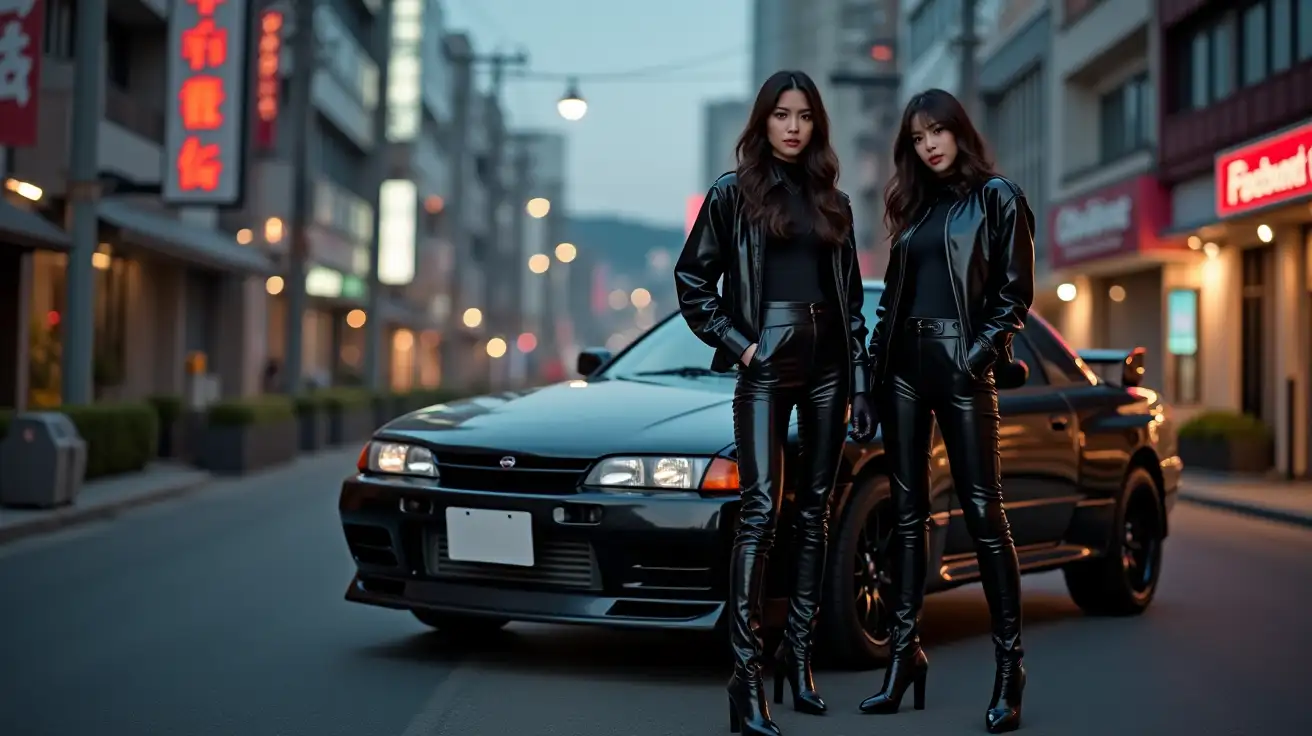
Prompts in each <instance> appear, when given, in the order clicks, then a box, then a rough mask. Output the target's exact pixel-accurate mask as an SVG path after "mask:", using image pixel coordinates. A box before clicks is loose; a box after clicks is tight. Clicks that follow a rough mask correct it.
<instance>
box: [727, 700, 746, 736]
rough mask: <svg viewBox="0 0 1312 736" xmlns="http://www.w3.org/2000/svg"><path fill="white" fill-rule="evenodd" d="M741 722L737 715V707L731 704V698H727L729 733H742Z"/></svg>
mask: <svg viewBox="0 0 1312 736" xmlns="http://www.w3.org/2000/svg"><path fill="white" fill-rule="evenodd" d="M742 730H743V722H742V719H741V718H739V717H738V707H737V706H735V705H734V704H733V698H729V733H742Z"/></svg>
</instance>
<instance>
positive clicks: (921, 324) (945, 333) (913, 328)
mask: <svg viewBox="0 0 1312 736" xmlns="http://www.w3.org/2000/svg"><path fill="white" fill-rule="evenodd" d="M903 327H904V328H905V329H906V330H907V332H910V333H911V334H913V335H916V336H917V337H960V336H961V322H960V321H958V320H955V319H937V318H933V317H911V318H909V319H907V321H906V322H905V323H904V325H903Z"/></svg>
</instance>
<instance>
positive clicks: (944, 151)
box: [911, 115, 957, 176]
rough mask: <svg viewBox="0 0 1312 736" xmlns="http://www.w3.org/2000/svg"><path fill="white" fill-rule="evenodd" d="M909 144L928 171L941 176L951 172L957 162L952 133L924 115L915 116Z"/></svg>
mask: <svg viewBox="0 0 1312 736" xmlns="http://www.w3.org/2000/svg"><path fill="white" fill-rule="evenodd" d="M911 142H912V143H913V144H915V146H916V155H917V156H919V157H920V160H921V161H923V162H924V163H925V165H926V166H928V167H929V170H930V171H933V172H934V173H935V174H938V175H939V176H942V175H944V174H946V173H948V172H949V171H951V170H952V164H954V163H956V160H957V137H956V136H954V135H952V131H950V130H948V129H947V128H945V127H943V126H942V125H941V124H939V123H937V122H934V121H933V120H929V119H926V118H925V116H924V115H918V116H916V119H915V120H914V121H912V123H911Z"/></svg>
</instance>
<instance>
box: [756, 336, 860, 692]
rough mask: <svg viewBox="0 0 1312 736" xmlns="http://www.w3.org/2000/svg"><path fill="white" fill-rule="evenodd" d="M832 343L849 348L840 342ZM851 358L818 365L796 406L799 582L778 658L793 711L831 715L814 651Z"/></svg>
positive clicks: (778, 676) (780, 681) (779, 679)
mask: <svg viewBox="0 0 1312 736" xmlns="http://www.w3.org/2000/svg"><path fill="white" fill-rule="evenodd" d="M828 344H832V345H837V346H838V347H840V348H841V347H843V346H844V343H843V341H842V338H841V337H839V338H837V340H831V341H830V343H828ZM846 358H847V356H846V355H844V354H842V353H837V354H836V355H832V356H830V359H829V360H828V361H824V362H821V363H820V364H818V365H815V366H813V368H812V370H813V376H812V379H811V381H810V385H809V386H808V387H807V390H806V394H805V395H804V396H803V397H802V398H801V400H800V401H799V402H798V407H797V418H798V436H799V438H800V442H801V448H800V449H801V452H800V459H801V463H802V468H803V470H802V473H801V474H800V478H801V481H800V483H799V488H798V489H797V493H796V508H797V520H796V523H797V526H796V528H797V534H796V541H795V550H794V554H795V558H796V563H797V566H796V569H797V577H796V579H795V581H794V586H793V592H792V596H791V599H790V601H789V606H788V625H787V628H786V629H785V630H784V638H783V641H782V642H780V644H779V650H778V652H776V654H775V671H774V677H775V681H774V702H776V703H782V702H783V699H784V698H783V696H784V689H783V686H784V682H785V681H787V683H788V685H789V686H790V687H791V690H792V695H793V709H794V710H796V711H799V712H801V713H809V714H812V715H821V714H823V713H825V711H826V710H827V707H826V705H825V701H824V700H823V699H822V698H821V697H820V693H819V692H818V691H817V690H816V686H815V676H814V675H813V673H812V671H811V652H812V649H813V637H814V633H815V623H816V617H817V616H818V615H819V611H820V591H821V586H822V585H823V583H824V575H825V555H826V551H827V546H828V539H829V501H830V497H831V492H832V491H833V487H834V481H835V478H836V476H837V474H838V462H839V459H840V458H841V457H842V452H843V444H844V435H845V432H844V430H845V419H846V417H847V408H848V402H849V397H848V384H849V379H848V369H847V360H846Z"/></svg>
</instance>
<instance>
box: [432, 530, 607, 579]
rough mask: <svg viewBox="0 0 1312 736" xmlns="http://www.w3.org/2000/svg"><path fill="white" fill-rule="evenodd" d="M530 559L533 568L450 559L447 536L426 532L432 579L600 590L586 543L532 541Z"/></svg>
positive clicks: (562, 540) (442, 533)
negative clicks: (531, 558) (531, 559)
mask: <svg viewBox="0 0 1312 736" xmlns="http://www.w3.org/2000/svg"><path fill="white" fill-rule="evenodd" d="M533 558H534V563H535V564H534V565H533V567H519V566H516V565H493V564H485V563H481V562H465V561H457V560H452V559H451V558H450V557H449V556H448V555H447V543H446V534H445V533H444V532H442V531H440V530H430V531H429V532H428V554H427V555H426V561H427V568H428V574H429V575H430V576H431V577H435V578H441V579H445V580H468V581H483V582H489V583H511V584H518V585H525V586H530V587H543V588H554V589H564V590H599V589H600V588H601V572H600V570H599V568H598V567H597V556H596V554H594V552H593V549H592V545H591V544H590V543H588V542H586V541H582V540H573V539H541V538H539V539H536V540H534V542H533Z"/></svg>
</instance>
